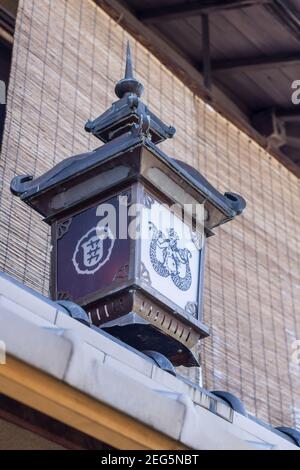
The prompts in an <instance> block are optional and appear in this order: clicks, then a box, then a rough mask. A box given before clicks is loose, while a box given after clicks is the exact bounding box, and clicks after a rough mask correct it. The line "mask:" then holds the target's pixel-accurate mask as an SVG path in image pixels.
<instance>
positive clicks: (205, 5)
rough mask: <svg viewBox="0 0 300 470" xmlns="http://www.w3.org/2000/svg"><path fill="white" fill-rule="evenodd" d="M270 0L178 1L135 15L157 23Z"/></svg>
mask: <svg viewBox="0 0 300 470" xmlns="http://www.w3.org/2000/svg"><path fill="white" fill-rule="evenodd" d="M270 1H272V0H227V1H226V0H225V1H221V0H204V1H201V2H193V3H186V2H183V3H179V4H177V5H172V6H161V7H159V8H148V9H145V10H142V11H140V12H137V17H138V18H139V19H140V20H141V21H143V22H144V23H158V22H162V21H170V20H176V19H183V18H188V17H192V16H200V15H202V14H209V13H214V12H217V11H220V10H233V9H239V8H245V7H249V6H253V5H263V4H266V3H269V2H270Z"/></svg>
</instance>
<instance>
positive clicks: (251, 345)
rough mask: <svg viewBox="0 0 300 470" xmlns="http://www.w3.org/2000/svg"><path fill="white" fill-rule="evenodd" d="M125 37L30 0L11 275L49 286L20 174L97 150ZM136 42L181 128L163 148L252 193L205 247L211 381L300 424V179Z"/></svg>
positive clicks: (15, 127)
mask: <svg viewBox="0 0 300 470" xmlns="http://www.w3.org/2000/svg"><path fill="white" fill-rule="evenodd" d="M127 38H128V34H127V33H126V32H125V31H124V30H123V29H122V28H121V27H120V26H118V25H117V24H116V23H115V22H114V21H113V20H112V19H110V18H109V17H108V16H107V14H106V13H104V12H103V11H102V10H101V9H100V8H99V7H97V6H96V5H95V4H94V3H93V2H92V0H68V1H67V0H43V2H41V1H37V0H21V1H20V6H19V13H18V18H17V25H16V32H15V44H14V51H13V63H12V71H11V80H10V86H9V92H8V102H7V120H6V128H5V136H4V142H3V151H2V155H1V165H0V185H1V186H0V188H1V189H0V191H1V200H0V212H1V219H0V269H1V270H4V271H6V272H8V273H9V274H11V275H13V276H15V277H17V278H19V279H21V281H23V282H25V283H26V284H27V285H29V286H31V287H33V288H34V289H36V290H38V291H40V292H43V293H44V294H47V291H48V273H49V246H50V239H49V232H48V229H47V226H46V224H44V223H42V222H41V220H40V218H39V217H38V215H37V214H35V213H34V212H33V211H32V210H29V209H28V208H27V207H26V206H25V205H24V204H22V203H20V202H19V200H18V199H17V198H14V197H12V196H11V194H10V191H9V184H10V180H11V179H12V177H13V176H14V175H15V174H22V173H29V174H34V175H40V174H41V173H43V172H45V171H46V170H47V169H49V168H50V167H52V166H53V165H54V164H55V163H57V162H59V161H60V160H62V159H63V158H65V157H67V156H69V155H71V154H74V153H80V152H83V151H86V150H87V149H91V148H93V147H97V146H98V145H99V142H98V141H97V140H96V139H94V138H93V137H91V136H89V135H88V134H86V132H85V131H84V129H83V126H84V122H85V121H86V119H87V118H94V117H96V116H97V115H99V114H100V113H101V112H103V111H104V110H105V109H106V108H107V107H108V106H110V104H111V102H112V101H113V100H114V99H115V96H114V84H115V82H116V80H118V79H119V78H120V77H122V75H123V66H124V63H123V58H124V51H125V44H126V41H127ZM131 43H132V49H133V55H134V62H135V68H136V73H137V76H138V78H139V79H140V80H141V81H142V82H143V83H144V85H145V96H144V100H145V102H147V103H148V104H149V106H150V108H151V109H152V110H153V111H154V112H156V113H157V114H158V115H159V116H160V117H161V118H162V119H163V120H164V121H166V122H167V123H169V124H172V125H174V126H175V127H176V128H177V133H176V136H175V138H174V139H173V140H170V141H168V142H166V143H164V144H163V147H164V149H165V150H166V151H167V152H169V153H170V155H172V156H174V157H176V158H181V159H183V160H185V161H187V162H189V163H190V164H192V165H194V166H195V167H197V168H199V169H200V171H201V172H203V173H204V175H205V176H206V177H207V178H208V179H209V180H210V181H211V182H212V184H214V185H215V186H216V187H217V188H218V189H219V190H220V191H225V190H232V191H236V192H239V193H240V194H242V195H243V196H244V197H245V198H246V200H247V209H246V211H245V213H244V215H242V216H241V217H239V218H237V220H236V221H234V222H231V223H229V224H226V225H225V226H223V227H220V228H219V229H218V230H216V235H215V237H212V238H211V239H210V240H209V244H208V245H209V246H208V250H207V268H206V280H205V286H206V288H205V310H204V320H205V323H206V324H208V325H210V326H211V328H212V336H211V337H210V338H208V339H206V340H205V341H204V342H203V346H202V352H201V355H202V358H201V359H202V364H203V375H204V386H205V387H207V388H208V389H213V390H216V389H219V390H220V389H221V390H229V391H231V392H232V393H234V394H236V395H237V396H239V397H240V398H241V399H242V400H243V402H244V403H245V405H246V406H247V408H248V410H249V411H250V412H252V413H254V414H255V415H256V416H257V417H258V418H261V419H264V420H266V421H268V422H270V423H272V424H274V425H279V424H283V423H284V424H285V425H297V426H298V427H300V366H299V365H296V364H293V363H292V360H291V357H292V352H293V349H292V348H293V341H294V340H296V339H300V318H299V315H300V314H299V306H300V259H299V258H300V256H299V245H300V227H299V225H300V220H299V182H298V180H297V178H296V177H295V176H294V175H293V174H291V173H290V172H289V171H288V170H287V169H286V168H284V167H283V166H282V165H281V164H279V163H278V162H277V161H276V160H275V159H274V158H273V157H272V156H270V155H269V154H268V153H267V152H266V151H264V150H263V149H262V148H260V147H259V146H258V145H257V144H256V143H255V142H254V141H252V140H250V139H249V138H248V137H247V136H246V135H245V134H244V133H242V132H241V131H239V129H237V128H236V127H234V126H233V125H232V124H230V123H229V122H228V121H226V119H224V118H223V117H222V116H221V115H219V114H217V113H216V112H215V111H214V110H212V109H211V108H210V107H209V106H207V105H206V104H205V103H204V102H203V101H201V100H200V99H199V98H198V97H196V96H194V95H193V94H192V93H191V91H190V90H189V89H188V88H187V87H186V86H184V85H183V84H182V83H181V82H180V81H179V80H178V79H177V78H176V77H175V76H174V75H172V74H171V73H170V72H169V71H168V70H167V69H166V68H165V67H164V66H162V65H161V64H160V63H159V62H158V61H157V60H156V59H155V58H154V57H153V56H152V55H151V54H150V53H149V52H148V51H147V50H146V49H145V48H144V47H142V46H141V45H140V44H139V43H137V42H136V41H135V40H133V39H131ZM297 315H298V318H297Z"/></svg>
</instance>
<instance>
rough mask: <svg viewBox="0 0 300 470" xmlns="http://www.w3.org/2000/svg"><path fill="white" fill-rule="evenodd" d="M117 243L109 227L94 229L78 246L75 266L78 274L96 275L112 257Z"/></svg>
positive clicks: (73, 259)
mask: <svg viewBox="0 0 300 470" xmlns="http://www.w3.org/2000/svg"><path fill="white" fill-rule="evenodd" d="M114 243H115V239H114V237H113V235H112V232H111V231H110V229H109V228H108V227H93V228H92V229H90V230H89V231H88V232H87V233H86V234H85V235H83V236H82V237H81V238H80V240H78V242H77V244H76V248H75V251H74V254H73V258H72V261H73V264H74V267H75V269H76V272H77V273H78V274H94V273H95V272H96V271H98V269H100V268H101V266H103V265H104V264H105V263H107V261H108V260H109V258H110V256H111V252H112V249H113V246H114Z"/></svg>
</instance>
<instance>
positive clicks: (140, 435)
mask: <svg viewBox="0 0 300 470" xmlns="http://www.w3.org/2000/svg"><path fill="white" fill-rule="evenodd" d="M0 392H1V393H3V394H5V395H7V396H9V397H11V398H13V399H15V400H17V401H19V402H21V403H23V404H25V405H27V406H30V407H31V408H34V409H35V410H38V411H40V412H42V413H45V414H46V415H48V416H51V417H52V418H55V419H57V420H59V421H62V422H63V423H65V424H67V425H69V426H72V427H73V428H75V429H78V430H79V431H82V432H84V433H86V434H88V435H90V436H93V437H94V438H96V439H98V440H100V441H103V442H105V443H106V444H108V445H111V446H112V447H114V448H117V449H124V450H131V449H132V450H139V449H143V450H150V449H152V450H177V449H180V450H186V449H187V448H186V447H185V446H183V445H182V444H181V443H180V442H177V441H175V440H173V439H171V438H169V437H167V436H166V435H164V434H162V433H160V432H157V431H155V430H154V429H152V428H150V427H148V426H146V425H145V424H142V423H140V422H138V421H136V420H135V419H133V418H131V417H129V416H127V415H126V414H124V413H122V412H120V411H118V410H115V409H113V408H111V407H110V406H107V405H105V404H104V403H101V402H99V401H97V400H95V399H94V398H92V397H89V396H88V395H86V394H84V393H82V392H80V391H78V390H76V389H74V388H72V387H70V386H69V385H66V384H65V383H63V382H61V381H59V380H57V379H55V378H53V377H51V376H50V375H48V374H46V373H44V372H42V371H40V370H38V369H35V368H34V367H32V366H29V365H28V364H25V363H23V362H22V361H20V360H18V359H16V358H14V357H12V356H7V363H6V364H5V365H0ZM120 393H121V392H120Z"/></svg>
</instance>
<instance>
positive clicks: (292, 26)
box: [266, 0, 300, 40]
mask: <svg viewBox="0 0 300 470" xmlns="http://www.w3.org/2000/svg"><path fill="white" fill-rule="evenodd" d="M266 8H267V9H268V11H269V12H270V13H271V14H272V15H273V16H274V17H275V18H276V19H277V21H279V22H280V23H281V24H282V25H283V26H284V27H285V28H286V29H287V30H288V31H289V32H290V33H291V34H292V35H293V36H294V37H295V38H296V39H297V40H299V39H300V12H299V10H296V8H294V7H292V6H291V4H289V2H288V0H273V2H271V3H270V4H269V5H266Z"/></svg>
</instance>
